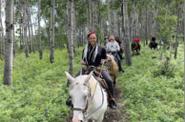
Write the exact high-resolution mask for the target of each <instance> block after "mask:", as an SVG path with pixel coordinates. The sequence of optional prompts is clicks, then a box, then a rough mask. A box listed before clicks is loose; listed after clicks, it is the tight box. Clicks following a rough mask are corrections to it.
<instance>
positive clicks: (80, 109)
mask: <svg viewBox="0 0 185 122" xmlns="http://www.w3.org/2000/svg"><path fill="white" fill-rule="evenodd" d="M73 110H74V111H82V112H84V111H85V110H84V109H82V108H73Z"/></svg>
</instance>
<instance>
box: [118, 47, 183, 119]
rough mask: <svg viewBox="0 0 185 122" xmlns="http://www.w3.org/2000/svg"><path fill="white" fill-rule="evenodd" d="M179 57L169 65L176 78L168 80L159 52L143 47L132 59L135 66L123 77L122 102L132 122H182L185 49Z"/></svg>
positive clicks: (121, 78)
mask: <svg viewBox="0 0 185 122" xmlns="http://www.w3.org/2000/svg"><path fill="white" fill-rule="evenodd" d="M181 46H182V45H181ZM152 57H157V58H154V59H152ZM178 57H179V58H178V59H177V60H174V59H172V60H171V62H170V63H171V65H170V73H172V72H173V73H174V77H168V73H169V72H168V70H167V71H166V74H160V70H161V69H163V68H162V67H164V66H163V63H164V61H160V60H159V59H160V56H159V51H153V50H149V49H148V48H143V50H142V52H141V55H140V56H135V57H133V65H132V66H131V67H126V68H125V73H124V74H123V75H122V74H121V75H120V77H119V79H118V80H119V86H120V88H121V89H122V90H123V96H124V98H123V103H124V104H125V105H126V108H127V110H126V111H128V113H129V114H130V119H131V121H132V122H136V121H142V122H151V121H152V122H154V121H155V122H183V115H184V110H183V105H184V101H183V96H184V92H183V73H184V71H183V61H184V60H183V47H180V48H179V55H178ZM159 66H162V67H159ZM171 66H172V67H174V69H173V70H171ZM156 71H159V73H158V74H159V75H158V76H157V77H156V76H155V75H154V74H155V73H156ZM173 73H172V74H173Z"/></svg>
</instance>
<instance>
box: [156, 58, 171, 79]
mask: <svg viewBox="0 0 185 122" xmlns="http://www.w3.org/2000/svg"><path fill="white" fill-rule="evenodd" d="M174 68H175V67H174V65H173V64H172V63H170V59H169V58H168V57H166V60H165V61H163V62H161V64H160V65H159V66H158V69H157V70H156V71H154V72H153V73H154V77H158V76H160V75H164V76H167V77H174V75H175V73H174V70H175V69H174Z"/></svg>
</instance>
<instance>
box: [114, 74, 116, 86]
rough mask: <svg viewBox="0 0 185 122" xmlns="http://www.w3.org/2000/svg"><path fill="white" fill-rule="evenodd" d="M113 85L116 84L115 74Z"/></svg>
mask: <svg viewBox="0 0 185 122" xmlns="http://www.w3.org/2000/svg"><path fill="white" fill-rule="evenodd" d="M114 86H116V76H114Z"/></svg>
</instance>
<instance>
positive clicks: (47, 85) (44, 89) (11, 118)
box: [0, 44, 184, 122]
mask: <svg viewBox="0 0 185 122" xmlns="http://www.w3.org/2000/svg"><path fill="white" fill-rule="evenodd" d="M81 52H82V48H80V49H77V52H76V54H75V55H76V56H75V60H74V74H75V73H77V72H78V71H79V69H80V67H81V66H80V65H79V62H80V60H81ZM168 52H169V51H168ZM183 52H184V47H183V45H182V44H180V46H179V48H178V56H177V59H174V58H173V57H172V58H171V60H170V64H169V65H168V66H167V69H168V72H166V74H165V75H164V74H163V72H164V68H166V67H164V61H165V58H164V59H162V60H161V59H160V53H161V51H160V50H155V51H154V50H150V49H149V48H148V47H147V46H145V47H144V46H142V50H141V55H139V56H133V57H132V65H131V66H126V65H124V64H123V68H124V70H125V72H124V73H120V74H119V75H118V78H117V84H116V87H117V88H116V101H117V103H118V109H117V110H112V109H110V108H108V111H107V113H106V115H105V120H104V122H138V121H140V122H184V121H183V116H184V109H183V106H184V91H183V88H184V87H183V76H184V69H183V64H184V53H183ZM166 55H167V56H169V53H167V54H166ZM172 56H173V55H172ZM153 57H155V58H153ZM67 59H68V56H67V50H66V49H62V50H61V49H56V50H55V63H54V64H50V62H49V51H48V50H45V51H44V58H43V60H39V58H38V53H33V54H30V57H29V58H25V55H24V53H17V54H16V57H15V58H14V65H13V70H14V71H13V83H12V85H11V86H10V87H7V86H4V85H3V84H0V89H1V95H0V110H1V111H0V122H66V117H67V116H68V115H69V111H70V110H69V108H68V107H67V106H66V104H65V102H66V99H67V97H68V90H67V87H66V76H65V73H64V71H66V70H67V69H68V61H67ZM123 62H125V59H124V60H123ZM3 66H4V62H3V61H2V60H0V81H1V83H2V81H3ZM165 70H166V69H165Z"/></svg>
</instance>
